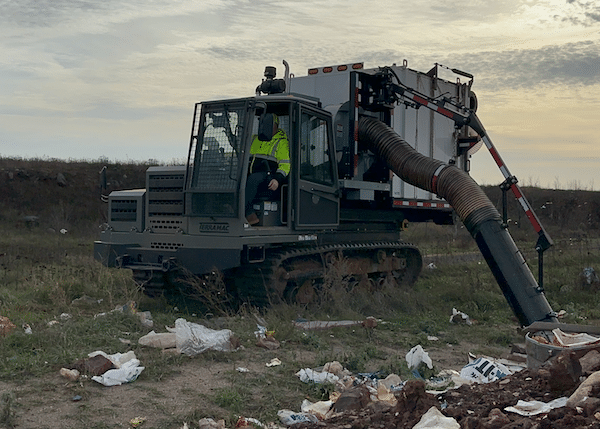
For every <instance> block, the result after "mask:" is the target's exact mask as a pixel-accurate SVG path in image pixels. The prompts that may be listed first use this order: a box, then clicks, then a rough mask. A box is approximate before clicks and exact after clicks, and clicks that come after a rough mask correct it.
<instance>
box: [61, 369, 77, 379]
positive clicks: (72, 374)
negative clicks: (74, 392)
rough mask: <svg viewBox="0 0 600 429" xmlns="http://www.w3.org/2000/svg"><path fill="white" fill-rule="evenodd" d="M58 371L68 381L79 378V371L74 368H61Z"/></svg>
mask: <svg viewBox="0 0 600 429" xmlns="http://www.w3.org/2000/svg"><path fill="white" fill-rule="evenodd" d="M58 373H59V374H60V375H61V376H62V377H64V378H66V379H67V380H70V381H77V379H78V378H79V371H77V370H76V369H68V368H61V369H60V371H59V372H58Z"/></svg>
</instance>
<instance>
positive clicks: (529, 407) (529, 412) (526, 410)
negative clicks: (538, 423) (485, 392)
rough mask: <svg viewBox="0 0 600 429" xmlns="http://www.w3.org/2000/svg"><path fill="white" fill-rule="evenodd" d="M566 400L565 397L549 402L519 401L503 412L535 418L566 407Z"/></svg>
mask: <svg viewBox="0 0 600 429" xmlns="http://www.w3.org/2000/svg"><path fill="white" fill-rule="evenodd" d="M567 400H568V398H567V397H562V398H557V399H555V400H553V401H550V402H540V401H523V400H520V399H519V401H518V402H517V405H515V406H514V407H506V408H504V410H505V411H510V412H511V413H517V414H520V415H522V416H535V415H537V414H543V413H547V412H549V411H550V410H553V409H555V408H561V407H564V406H565V405H567Z"/></svg>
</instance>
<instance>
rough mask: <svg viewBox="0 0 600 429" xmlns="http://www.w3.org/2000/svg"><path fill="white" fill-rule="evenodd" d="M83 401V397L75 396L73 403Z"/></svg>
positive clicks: (72, 399)
mask: <svg viewBox="0 0 600 429" xmlns="http://www.w3.org/2000/svg"><path fill="white" fill-rule="evenodd" d="M82 399H83V397H82V396H81V395H75V396H73V397H72V398H71V401H73V402H79V401H81V400H82Z"/></svg>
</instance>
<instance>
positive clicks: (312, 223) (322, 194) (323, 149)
mask: <svg viewBox="0 0 600 429" xmlns="http://www.w3.org/2000/svg"><path fill="white" fill-rule="evenodd" d="M299 113H300V121H299V132H298V138H299V145H298V149H297V153H296V156H295V162H294V166H293V167H295V168H292V170H293V172H294V178H295V183H297V184H298V187H297V192H296V195H295V200H296V201H295V203H296V204H295V207H296V210H295V213H294V217H293V219H294V222H295V226H296V228H298V229H308V228H314V227H332V226H337V225H338V223H339V213H340V202H339V190H338V189H339V188H338V180H337V169H336V166H335V159H334V158H333V157H334V156H335V150H334V148H333V138H332V136H333V135H332V130H331V119H330V117H329V116H328V115H327V114H325V113H322V112H318V111H316V110H313V109H310V108H307V107H302V108H301V109H300V112H299Z"/></svg>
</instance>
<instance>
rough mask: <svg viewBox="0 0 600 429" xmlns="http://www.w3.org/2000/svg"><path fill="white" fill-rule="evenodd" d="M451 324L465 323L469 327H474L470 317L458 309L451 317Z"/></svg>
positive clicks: (454, 310) (453, 311)
mask: <svg viewBox="0 0 600 429" xmlns="http://www.w3.org/2000/svg"><path fill="white" fill-rule="evenodd" d="M450 323H465V324H467V325H472V324H473V322H471V319H470V318H469V316H468V315H467V314H465V313H463V312H462V311H458V310H457V309H456V308H453V309H452V316H450Z"/></svg>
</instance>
